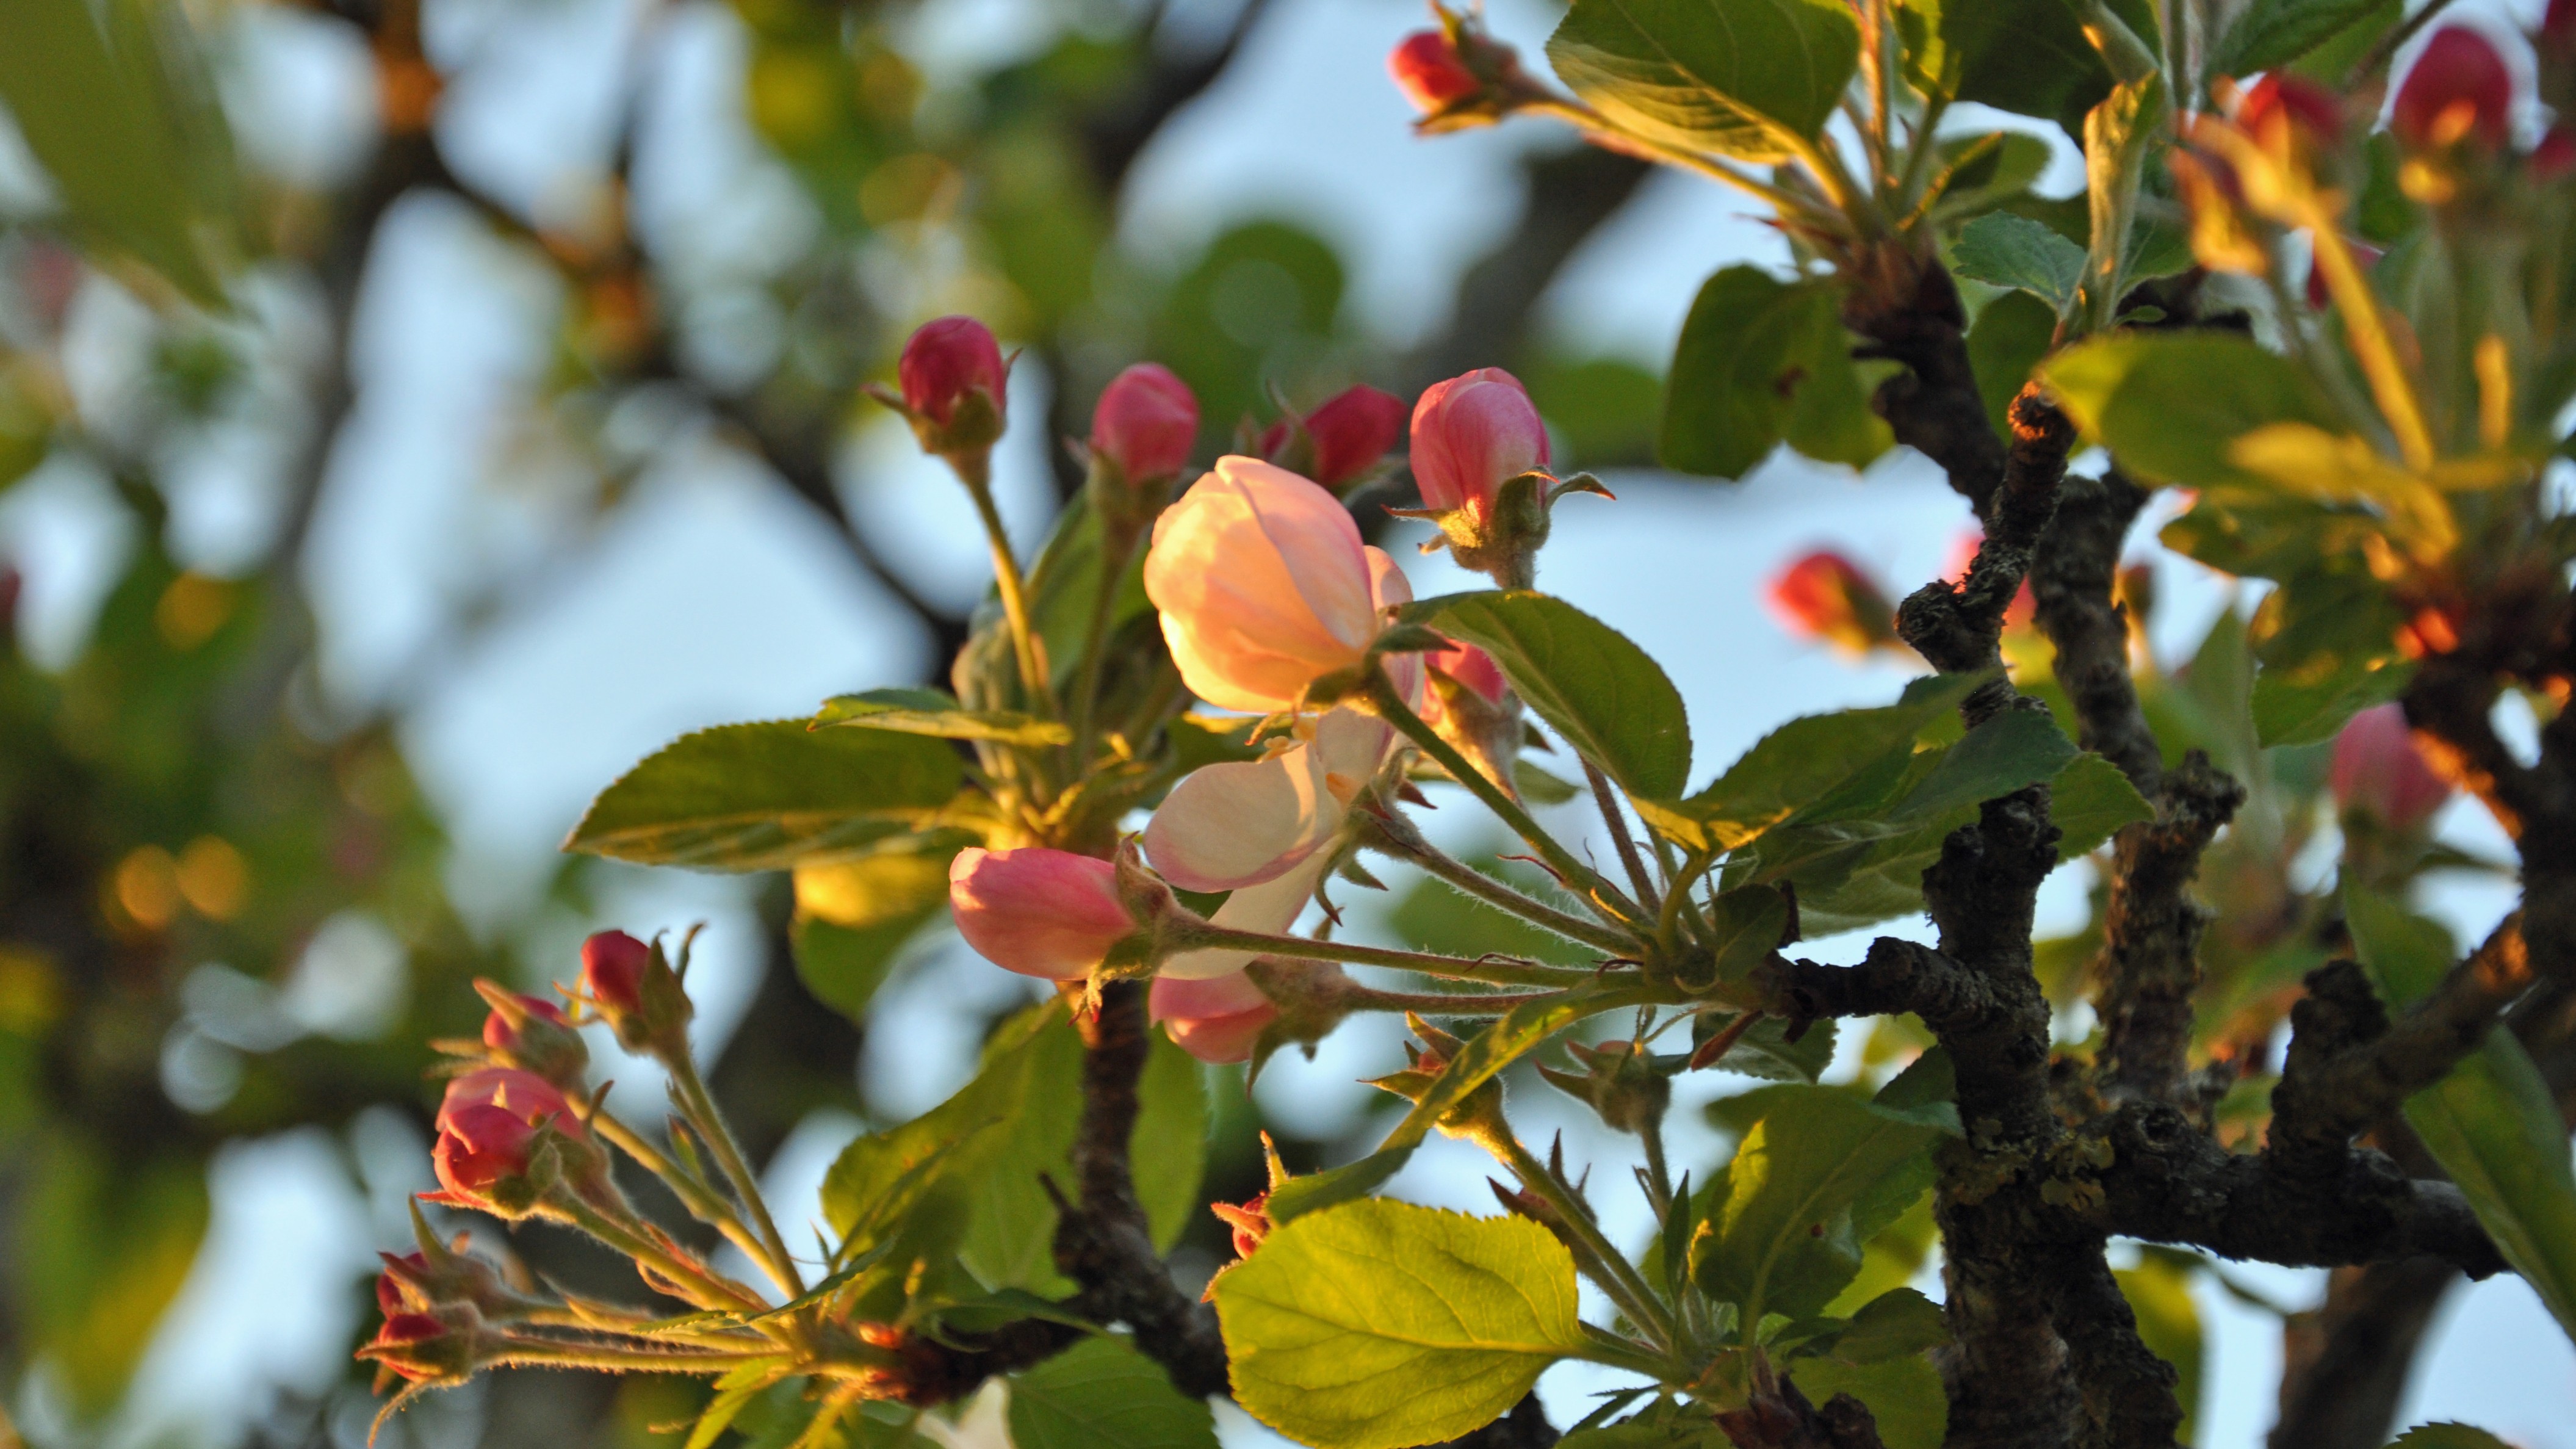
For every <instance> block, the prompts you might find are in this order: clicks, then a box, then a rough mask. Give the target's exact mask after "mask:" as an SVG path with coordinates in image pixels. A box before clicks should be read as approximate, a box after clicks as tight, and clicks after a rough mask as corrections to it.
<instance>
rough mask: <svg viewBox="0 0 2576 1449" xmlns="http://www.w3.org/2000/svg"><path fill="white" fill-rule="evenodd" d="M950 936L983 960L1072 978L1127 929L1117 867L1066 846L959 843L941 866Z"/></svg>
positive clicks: (1130, 930)
mask: <svg viewBox="0 0 2576 1449" xmlns="http://www.w3.org/2000/svg"><path fill="white" fill-rule="evenodd" d="M948 904H949V906H950V908H951V909H952V910H953V911H954V912H955V914H956V917H957V934H959V935H961V936H963V937H965V938H966V944H967V945H969V946H971V947H973V948H974V949H975V951H976V953H977V954H978V955H980V956H982V957H983V958H984V959H985V960H987V961H990V962H992V963H993V964H994V965H996V966H999V967H1001V968H1002V969H1004V970H1006V971H1017V972H1019V973H1020V974H1021V975H1023V976H1041V977H1045V978H1047V979H1049V980H1055V981H1079V980H1081V979H1082V978H1083V977H1085V976H1087V975H1089V974H1090V973H1091V968H1093V967H1094V966H1097V965H1099V964H1100V963H1101V961H1102V960H1103V959H1104V958H1106V957H1107V956H1108V954H1109V951H1110V948H1111V947H1113V946H1116V945H1117V944H1118V943H1119V942H1120V941H1122V940H1125V939H1126V938H1127V937H1128V936H1131V935H1133V934H1135V932H1136V930H1137V925H1136V922H1135V920H1134V918H1132V917H1131V916H1129V915H1128V913H1127V906H1126V904H1125V902H1123V901H1122V900H1120V898H1119V894H1118V868H1117V867H1116V866H1114V865H1112V864H1110V863H1109V862H1108V861H1105V860H1095V859H1093V858H1092V857H1090V856H1087V855H1075V854H1074V853H1072V852H1071V851H1065V850H1049V849H1046V848H1044V847H1042V846H1027V847H1023V848H1021V849H1018V850H982V849H971V848H970V849H967V850H962V851H959V852H958V853H957V859H956V860H955V861H954V862H952V863H951V864H950V865H949V868H948Z"/></svg>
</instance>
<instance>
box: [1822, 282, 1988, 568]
mask: <svg viewBox="0 0 2576 1449" xmlns="http://www.w3.org/2000/svg"><path fill="white" fill-rule="evenodd" d="M1891 290H1892V291H1894V292H1895V293H1896V295H1897V296H1898V298H1899V299H1900V301H1901V305H1897V306H1886V305H1883V304H1882V302H1881V297H1882V295H1883V294H1884V293H1885V292H1887V291H1891ZM1850 295H1851V300H1850V302H1848V303H1847V304H1846V305H1845V307H1844V311H1843V323H1844V325H1845V326H1848V327H1849V328H1851V330H1852V331H1854V332H1856V333H1858V334H1860V335H1861V336H1862V337H1864V338H1867V339H1868V345H1866V346H1863V347H1859V348H1856V349H1854V350H1853V354H1852V355H1853V356H1855V357H1863V358H1872V357H1877V358H1888V359H1892V360H1894V361H1897V362H1901V363H1903V364H1904V365H1905V371H1903V372H1900V373H1897V374H1896V375H1895V376H1893V377H1890V378H1889V379H1887V381H1885V382H1882V383H1880V384H1879V385H1878V392H1877V394H1876V395H1875V396H1874V397H1872V398H1871V399H1870V406H1871V407H1872V408H1874V409H1876V410H1877V412H1878V415H1879V416H1880V417H1883V418H1885V419H1887V425H1888V426H1889V427H1890V428H1891V429H1893V430H1894V431H1895V433H1896V441H1898V442H1900V443H1903V444H1906V445H1907V446H1908V447H1911V448H1914V449H1915V450H1916V451H1918V452H1920V453H1922V454H1923V455H1924V456H1926V457H1928V458H1930V459H1931V460H1932V461H1933V462H1935V463H1938V464H1940V465H1941V467H1942V470H1943V471H1944V472H1947V473H1948V474H1949V475H1950V486H1951V487H1952V488H1954V489H1956V490H1958V492H1959V495H1960V496H1961V497H1963V498H1965V499H1967V500H1968V502H1969V504H1970V505H1971V506H1973V507H1974V508H1975V509H1976V511H1977V517H1979V518H1980V519H1982V518H1984V517H1986V515H1987V512H1988V510H1989V508H1990V507H1991V505H1992V502H1993V499H1994V494H1995V489H1996V488H1997V487H1998V486H1999V485H2000V484H2001V483H2002V481H2003V475H2004V443H2003V440H2002V439H2000V438H1998V437H1996V436H1995V430H1994V425H1993V424H1992V423H1990V422H1988V421H1987V420H1986V402H1985V398H1984V396H1983V395H1981V394H1980V393H1979V392H1978V391H1977V373H1976V369H1975V367H1974V366H1972V365H1971V364H1970V363H1969V361H1968V314H1967V311H1966V309H1965V308H1963V307H1961V306H1960V305H1959V289H1958V287H1957V286H1956V285H1954V284H1953V283H1952V282H1951V280H1950V274H1949V272H1948V271H1946V270H1944V269H1943V268H1942V267H1941V266H1940V265H1939V264H1938V263H1930V262H1926V263H1922V264H1920V269H1919V271H1918V272H1917V274H1916V275H1915V276H1914V277H1913V278H1912V279H1911V284H1910V285H1907V286H1895V287H1890V288H1877V287H1854V288H1853V289H1852V292H1851V294H1850Z"/></svg>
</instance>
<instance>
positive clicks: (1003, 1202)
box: [823, 1003, 1082, 1291]
mask: <svg viewBox="0 0 2576 1449" xmlns="http://www.w3.org/2000/svg"><path fill="white" fill-rule="evenodd" d="M1081 1110H1082V1039H1081V1037H1080V1036H1079V1035H1078V1034H1076V1033H1075V1031H1074V1029H1073V1026H1072V1023H1071V1022H1070V1021H1069V1020H1068V1019H1067V1018H1066V1016H1065V1014H1064V1011H1063V1009H1062V1007H1061V1006H1060V1005H1058V1004H1055V1003H1049V1004H1048V1005H1045V1006H1039V1007H1032V1008H1030V1009H1029V1010H1028V1011H1025V1012H1023V1013H1021V1014H1020V1015H1018V1016H1016V1017H1014V1018H1012V1019H1011V1020H1010V1021H1008V1022H1006V1023H1004V1024H1003V1025H1002V1027H1001V1028H1000V1029H999V1030H998V1031H996V1032H995V1033H994V1036H993V1039H992V1041H991V1043H990V1044H989V1045H988V1046H987V1047H986V1049H985V1054H984V1061H983V1064H982V1066H981V1068H980V1069H979V1070H978V1071H977V1072H976V1074H975V1078H974V1080H972V1081H970V1082H968V1083H967V1084H966V1085H965V1086H964V1087H961V1088H959V1089H958V1091H957V1094H956V1095H955V1096H952V1097H950V1098H949V1099H948V1100H947V1101H945V1102H942V1103H941V1104H939V1105H938V1106H937V1107H934V1108H932V1109H931V1110H930V1111H928V1112H925V1113H923V1114H922V1115H921V1116H919V1117H916V1118H914V1119H913V1120H912V1121H910V1122H907V1123H905V1124H903V1125H902V1126H900V1127H896V1128H893V1129H890V1130H888V1131H885V1132H878V1133H872V1134H870V1135H868V1136H865V1137H862V1138H860V1139H858V1140H857V1141H855V1142H853V1143H851V1144H850V1145H849V1146H848V1147H847V1148H845V1149H843V1150H842V1153H841V1156H840V1159H839V1160H838V1161H836V1162H834V1163H833V1164H832V1170H831V1172H830V1173H829V1174H828V1175H827V1176H826V1177H825V1179H824V1183H823V1211H824V1216H825V1217H826V1218H828V1219H829V1220H830V1222H831V1224H832V1228H833V1231H834V1232H836V1233H838V1234H840V1235H841V1237H842V1239H843V1243H844V1254H845V1255H846V1256H850V1257H855V1256H858V1255H862V1254H865V1253H867V1252H869V1251H870V1250H871V1249H875V1248H878V1247H881V1246H885V1245H889V1244H895V1243H898V1242H903V1243H910V1242H912V1241H913V1240H914V1239H915V1238H921V1239H923V1240H925V1241H927V1242H928V1243H929V1244H930V1245H931V1251H932V1252H933V1254H934V1256H935V1255H936V1253H937V1251H938V1250H939V1248H941V1247H942V1246H950V1247H953V1251H954V1252H955V1254H956V1256H957V1259H958V1261H959V1262H961V1263H963V1264H964V1265H965V1266H966V1267H967V1268H968V1269H969V1270H970V1271H972V1272H973V1273H974V1274H975V1276H976V1278H977V1279H978V1280H979V1281H980V1282H981V1283H982V1284H983V1285H984V1286H985V1287H987V1288H1005V1287H1015V1288H1032V1289H1036V1290H1039V1291H1049V1290H1059V1289H1061V1288H1063V1287H1065V1286H1067V1285H1065V1284H1064V1282H1063V1280H1062V1279H1060V1278H1059V1277H1058V1276H1057V1275H1056V1273H1055V1268H1054V1261H1053V1258H1052V1255H1051V1250H1050V1243H1051V1241H1052V1239H1053V1237H1054V1229H1055V1205H1054V1204H1053V1203H1052V1202H1051V1201H1049V1200H1048V1198H1047V1195H1046V1190H1045V1189H1044V1188H1043V1187H1042V1186H1040V1185H1039V1181H1038V1179H1039V1177H1040V1175H1041V1174H1052V1175H1053V1176H1054V1177H1055V1179H1056V1181H1057V1182H1058V1183H1059V1184H1064V1183H1068V1182H1070V1181H1072V1178H1071V1176H1070V1175H1069V1168H1068V1167H1067V1155H1068V1152H1069V1150H1070V1149H1071V1147H1072V1145H1073V1138H1074V1132H1075V1129H1076V1127H1077V1125H1078V1123H1079V1119H1080V1115H1081ZM896 1266H897V1269H898V1276H900V1269H901V1267H902V1265H901V1264H897V1265H896Z"/></svg>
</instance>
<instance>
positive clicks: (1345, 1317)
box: [1216, 1200, 1586, 1449]
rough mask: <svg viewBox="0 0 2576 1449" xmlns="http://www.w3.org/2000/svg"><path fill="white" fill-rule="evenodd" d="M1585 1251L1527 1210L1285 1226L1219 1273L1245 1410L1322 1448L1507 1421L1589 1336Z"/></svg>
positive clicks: (1384, 1209)
mask: <svg viewBox="0 0 2576 1449" xmlns="http://www.w3.org/2000/svg"><path fill="white" fill-rule="evenodd" d="M1575 1306H1576V1298H1575V1284H1574V1259H1573V1256H1572V1255H1571V1254H1569V1253H1568V1252H1567V1251H1566V1249H1565V1245H1564V1244H1562V1243H1559V1242H1558V1241H1557V1240H1556V1239H1555V1238H1554V1237H1552V1236H1550V1235H1549V1234H1548V1231H1547V1230H1546V1229H1545V1228H1542V1227H1540V1226H1539V1225H1538V1224H1536V1223H1533V1222H1530V1221H1527V1220H1526V1219H1522V1218H1472V1217H1468V1216H1466V1215H1465V1214H1463V1213H1453V1212H1444V1211H1441V1210H1439V1209H1436V1208H1425V1207H1415V1206H1413V1205H1412V1204H1410V1203H1400V1202H1388V1201H1384V1200H1371V1201H1367V1202H1355V1203H1346V1204H1343V1205H1342V1206H1340V1207H1336V1208H1333V1209H1331V1210H1329V1211H1326V1212H1319V1213H1311V1214H1309V1215H1307V1216H1305V1217H1302V1218H1298V1219H1296V1220H1295V1221H1293V1222H1290V1223H1287V1224H1285V1225H1284V1226H1282V1227H1280V1228H1278V1229H1277V1230H1276V1231H1274V1232H1272V1233H1271V1235H1270V1237H1269V1239H1268V1240H1267V1241H1266V1242H1264V1243H1263V1244H1262V1245H1261V1248H1260V1250H1259V1251H1257V1252H1255V1253H1254V1254H1253V1255H1252V1256H1251V1257H1250V1258H1248V1259H1246V1260H1244V1261H1243V1262H1242V1263H1240V1264H1238V1265H1237V1266H1235V1267H1234V1268H1232V1269H1230V1270H1228V1271H1227V1273H1226V1274H1225V1276H1224V1277H1222V1278H1219V1279H1218V1280H1217V1282H1216V1311H1217V1320H1218V1323H1219V1324H1220V1326H1221V1327H1222V1328H1223V1330H1224V1334H1225V1345H1226V1356H1227V1358H1228V1360H1229V1361H1230V1362H1231V1363H1232V1365H1233V1371H1234V1390H1235V1397H1236V1398H1237V1399H1238V1400H1239V1401H1240V1402H1241V1403H1242V1405H1243V1407H1244V1408H1245V1410H1247V1411H1248V1412H1250V1413H1251V1414H1252V1416H1253V1417H1254V1418H1256V1419H1259V1420H1260V1421H1262V1422H1263V1423H1265V1424H1268V1425H1269V1426H1270V1427H1272V1428H1274V1429H1277V1430H1278V1431H1279V1432H1281V1433H1283V1434H1286V1435H1288V1436H1289V1437H1290V1438H1292V1439H1295V1440H1297V1441H1298V1442H1299V1443H1302V1444H1308V1445H1312V1446H1315V1449H1404V1446H1408V1445H1415V1444H1428V1443H1432V1442H1435V1441H1437V1440H1442V1439H1452V1438H1456V1437H1457V1436H1459V1435H1461V1434H1465V1433H1467V1432H1469V1431H1471V1430H1474V1429H1476V1428H1479V1427H1481V1426H1483V1425H1485V1424H1487V1423H1490V1422H1492V1421H1493V1420H1494V1419H1495V1418H1496V1417H1498V1416H1500V1415H1501V1414H1502V1413H1504V1412H1505V1411H1506V1410H1508V1409H1510V1408H1511V1406H1512V1405H1513V1404H1514V1403H1517V1402H1518V1401H1519V1400H1520V1397H1521V1395H1523V1394H1525V1393H1527V1392H1529V1388H1530V1385H1531V1384H1532V1383H1535V1382H1536V1381H1537V1379H1538V1376H1539V1374H1540V1373H1541V1371H1543V1370H1545V1369H1546V1368H1547V1366H1548V1365H1549V1364H1551V1363H1554V1362H1555V1361H1557V1360H1558V1359H1560V1358H1567V1357H1573V1356H1577V1355H1580V1354H1582V1353H1584V1352H1585V1349H1586V1344H1585V1339H1584V1333H1583V1328H1582V1325H1581V1323H1580V1322H1579V1321H1578V1320H1577V1318H1576V1317H1575Z"/></svg>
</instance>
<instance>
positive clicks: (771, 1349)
mask: <svg viewBox="0 0 2576 1449" xmlns="http://www.w3.org/2000/svg"><path fill="white" fill-rule="evenodd" d="M507 1342H508V1344H509V1347H508V1348H507V1349H505V1350H503V1351H502V1352H500V1353H498V1354H496V1355H494V1356H493V1357H492V1358H490V1359H489V1360H486V1362H487V1363H491V1364H498V1365H503V1366H506V1367H512V1368H586V1369H600V1370H603V1371H605V1372H608V1373H658V1374H721V1373H731V1372H732V1371H733V1370H735V1369H738V1368H740V1367H742V1365H743V1363H744V1362H745V1361H746V1360H749V1359H755V1358H775V1357H777V1355H778V1348H777V1346H776V1345H775V1344H771V1343H767V1342H763V1343H762V1344H761V1345H760V1346H759V1347H758V1348H753V1347H750V1346H748V1345H746V1346H745V1347H744V1348H743V1350H742V1351H741V1352H739V1353H727V1352H723V1351H721V1350H715V1349H654V1348H630V1347H625V1346H623V1345H618V1344H607V1343H559V1342H556V1341H554V1340H551V1339H531V1338H515V1337H514V1338H511V1339H508V1340H507Z"/></svg>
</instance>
